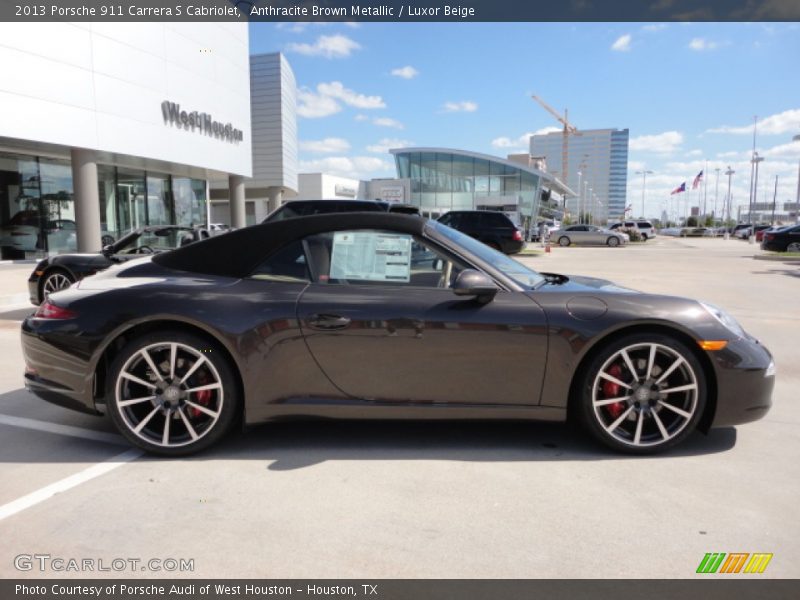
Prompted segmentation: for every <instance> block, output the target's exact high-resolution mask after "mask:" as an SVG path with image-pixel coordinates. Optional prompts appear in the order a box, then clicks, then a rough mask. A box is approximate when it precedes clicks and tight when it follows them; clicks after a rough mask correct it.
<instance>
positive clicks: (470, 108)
mask: <svg viewBox="0 0 800 600" xmlns="http://www.w3.org/2000/svg"><path fill="white" fill-rule="evenodd" d="M442 108H444V112H475V111H476V110H478V105H477V104H476V103H475V102H472V101H470V100H461V101H460V102H445V103H444V106H443V107H442Z"/></svg>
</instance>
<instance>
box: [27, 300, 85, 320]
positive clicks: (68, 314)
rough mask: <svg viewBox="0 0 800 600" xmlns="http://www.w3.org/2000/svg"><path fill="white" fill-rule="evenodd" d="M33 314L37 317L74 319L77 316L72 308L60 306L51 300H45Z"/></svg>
mask: <svg viewBox="0 0 800 600" xmlns="http://www.w3.org/2000/svg"><path fill="white" fill-rule="evenodd" d="M33 316H34V317H36V318H37V319H74V318H75V317H77V316H78V313H76V312H75V311H74V310H69V309H67V308H62V307H60V306H57V305H55V304H53V303H52V302H49V301H45V302H43V303H42V305H41V306H39V309H38V310H37V311H36V314H35V315H33Z"/></svg>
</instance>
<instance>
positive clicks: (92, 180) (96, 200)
mask: <svg viewBox="0 0 800 600" xmlns="http://www.w3.org/2000/svg"><path fill="white" fill-rule="evenodd" d="M71 154H72V189H73V191H74V198H75V227H76V228H77V236H78V252H98V251H100V250H101V241H100V236H101V232H100V194H99V191H98V187H97V163H96V162H95V156H94V152H92V151H91V150H84V149H82V148H73V149H72V152H71Z"/></svg>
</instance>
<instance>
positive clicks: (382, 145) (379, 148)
mask: <svg viewBox="0 0 800 600" xmlns="http://www.w3.org/2000/svg"><path fill="white" fill-rule="evenodd" d="M413 145H414V142H409V141H408V140H401V139H398V138H383V139H381V140H380V141H378V143H377V144H372V145H371V146H367V150H368V151H369V152H375V153H376V154H386V153H387V152H389V150H391V149H392V148H406V147H408V146H413Z"/></svg>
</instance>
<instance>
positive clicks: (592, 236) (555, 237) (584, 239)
mask: <svg viewBox="0 0 800 600" xmlns="http://www.w3.org/2000/svg"><path fill="white" fill-rule="evenodd" d="M550 239H551V240H552V241H554V242H556V243H557V244H558V245H559V246H569V245H570V244H600V245H605V246H611V247H615V246H620V245H624V244H627V243H628V242H629V241H630V238H629V237H628V234H626V233H621V232H618V231H611V230H610V229H605V228H603V227H598V226H597V225H570V226H568V227H564V228H562V229H558V230H556V231H551V232H550Z"/></svg>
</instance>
